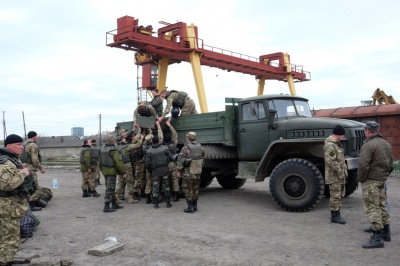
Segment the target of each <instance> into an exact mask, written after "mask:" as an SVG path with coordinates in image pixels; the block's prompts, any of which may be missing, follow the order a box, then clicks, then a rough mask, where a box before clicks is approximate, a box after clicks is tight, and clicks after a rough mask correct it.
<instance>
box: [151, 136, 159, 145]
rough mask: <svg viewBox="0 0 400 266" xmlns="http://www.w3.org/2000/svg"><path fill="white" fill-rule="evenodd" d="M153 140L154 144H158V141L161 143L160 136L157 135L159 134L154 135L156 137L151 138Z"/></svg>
mask: <svg viewBox="0 0 400 266" xmlns="http://www.w3.org/2000/svg"><path fill="white" fill-rule="evenodd" d="M151 142H153V144H157V143H159V142H160V141H159V140H158V137H157V136H154V137H153V138H152V139H151Z"/></svg>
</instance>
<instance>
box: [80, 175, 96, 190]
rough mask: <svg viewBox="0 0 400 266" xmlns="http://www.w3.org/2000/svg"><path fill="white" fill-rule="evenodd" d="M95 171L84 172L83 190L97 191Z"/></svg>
mask: <svg viewBox="0 0 400 266" xmlns="http://www.w3.org/2000/svg"><path fill="white" fill-rule="evenodd" d="M94 175H95V174H94V172H93V171H92V172H90V173H89V172H85V173H82V186H81V189H82V190H86V189H90V190H91V191H96V185H95V182H94V181H95V180H94V178H95V176H94Z"/></svg>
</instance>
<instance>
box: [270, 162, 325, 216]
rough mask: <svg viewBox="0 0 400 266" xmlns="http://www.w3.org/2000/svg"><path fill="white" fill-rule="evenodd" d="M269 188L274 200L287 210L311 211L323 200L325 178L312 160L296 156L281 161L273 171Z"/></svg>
mask: <svg viewBox="0 0 400 266" xmlns="http://www.w3.org/2000/svg"><path fill="white" fill-rule="evenodd" d="M269 190H270V192H271V195H272V198H273V199H274V201H275V202H276V203H277V204H278V205H279V206H281V207H282V208H283V209H285V210H286V211H291V212H305V211H309V210H311V209H313V208H315V206H317V204H318V202H319V201H320V200H321V198H322V195H323V193H324V179H323V177H322V174H321V172H320V171H319V170H318V168H317V167H315V165H314V164H312V163H311V162H309V161H307V160H304V159H300V158H294V159H289V160H286V161H283V162H281V163H280V164H278V166H276V167H275V169H274V170H273V171H272V173H271V176H270V179H269Z"/></svg>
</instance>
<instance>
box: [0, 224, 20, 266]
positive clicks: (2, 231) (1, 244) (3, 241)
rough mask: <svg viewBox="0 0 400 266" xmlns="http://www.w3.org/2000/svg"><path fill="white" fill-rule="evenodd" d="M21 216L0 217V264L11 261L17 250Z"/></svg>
mask: <svg viewBox="0 0 400 266" xmlns="http://www.w3.org/2000/svg"><path fill="white" fill-rule="evenodd" d="M20 222H21V218H12V217H7V218H6V217H1V218H0V265H6V264H7V263H9V262H12V261H13V259H14V256H15V254H16V253H17V251H18V250H19V240H20V235H19V232H20V229H19V227H20Z"/></svg>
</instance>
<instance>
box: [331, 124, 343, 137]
mask: <svg viewBox="0 0 400 266" xmlns="http://www.w3.org/2000/svg"><path fill="white" fill-rule="evenodd" d="M332 133H333V134H335V135H339V136H342V135H344V133H345V131H344V128H343V127H342V126H341V125H337V126H336V127H335V128H334V129H333V132H332Z"/></svg>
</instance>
